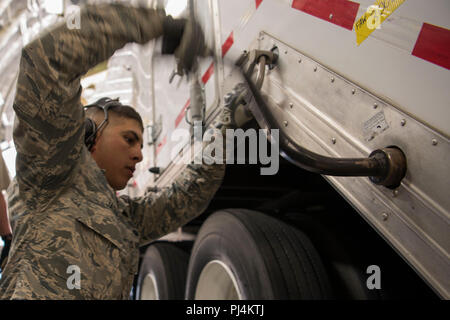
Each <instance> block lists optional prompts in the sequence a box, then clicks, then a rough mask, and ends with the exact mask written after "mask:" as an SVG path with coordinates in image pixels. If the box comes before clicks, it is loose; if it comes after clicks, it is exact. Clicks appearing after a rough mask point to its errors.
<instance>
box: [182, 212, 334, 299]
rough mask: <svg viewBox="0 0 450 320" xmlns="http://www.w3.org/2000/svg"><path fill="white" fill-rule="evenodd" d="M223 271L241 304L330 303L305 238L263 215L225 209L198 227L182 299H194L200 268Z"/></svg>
mask: <svg viewBox="0 0 450 320" xmlns="http://www.w3.org/2000/svg"><path fill="white" fill-rule="evenodd" d="M213 260H219V261H221V262H222V263H224V264H225V265H227V266H228V267H229V268H230V270H231V272H232V273H233V275H234V276H235V278H236V282H237V286H238V288H239V291H240V293H241V297H242V299H250V300H263V299H307V300H309V299H330V298H331V287H330V284H329V281H328V277H327V274H326V271H325V269H324V267H323V264H322V262H321V259H320V257H319V254H318V253H317V251H316V249H315V248H314V246H313V245H312V243H311V241H310V240H309V239H308V237H307V236H306V235H305V234H304V233H302V232H301V231H299V230H298V229H295V228H293V227H291V226H289V225H287V224H285V223H283V222H281V221H279V220H277V219H275V218H272V217H270V216H267V215H265V214H263V213H260V212H256V211H251V210H245V209H228V210H224V211H218V212H216V213H214V214H213V215H211V216H210V217H209V218H208V219H207V220H206V221H205V223H204V224H203V226H202V228H201V229H200V232H199V234H198V236H197V239H196V241H195V244H194V247H193V249H192V252H191V258H190V261H189V269H188V279H187V284H186V298H187V299H194V298H195V294H196V288H197V282H198V280H199V277H200V274H201V272H202V270H203V268H204V267H205V266H206V265H207V264H208V263H209V262H211V261H213Z"/></svg>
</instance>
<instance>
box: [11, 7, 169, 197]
mask: <svg viewBox="0 0 450 320" xmlns="http://www.w3.org/2000/svg"><path fill="white" fill-rule="evenodd" d="M164 19H165V15H164V13H163V12H160V11H156V10H152V9H144V8H139V9H138V8H131V7H125V6H122V5H98V6H86V7H84V8H83V9H82V10H81V19H80V21H81V24H80V29H69V28H68V27H67V26H66V24H60V25H58V26H57V27H56V28H54V29H52V30H51V31H49V32H47V33H46V34H44V35H42V36H41V37H39V38H38V39H36V40H34V41H33V42H31V43H30V44H28V45H27V46H26V47H25V48H23V50H22V57H21V62H20V74H19V78H18V83H17V93H16V98H15V101H14V110H15V112H16V114H17V119H16V121H17V122H16V123H15V127H14V142H15V146H16V148H17V160H16V167H17V178H18V183H19V187H20V189H21V191H25V193H26V194H28V195H30V196H31V197H37V196H44V197H46V194H47V195H49V196H50V195H51V194H53V193H54V192H55V190H57V189H58V188H60V187H61V186H62V185H63V184H64V183H67V182H68V181H69V177H70V174H71V171H72V170H71V169H73V168H74V166H75V164H76V162H77V160H78V159H79V157H80V154H81V150H82V148H83V144H84V142H83V140H84V112H83V109H82V106H81V103H80V95H81V85H80V78H81V76H82V75H84V74H85V73H86V72H87V71H88V70H89V69H90V68H92V67H94V66H95V65H96V64H98V63H100V62H102V61H104V60H106V59H108V58H109V57H110V56H111V55H112V54H113V53H114V51H116V50H117V49H119V48H121V47H123V46H124V45H125V44H126V43H128V42H137V43H141V44H143V43H146V42H148V41H149V40H151V39H153V38H156V37H158V36H160V35H162V34H163V24H164ZM42 200H44V201H42ZM41 202H45V198H44V199H41Z"/></svg>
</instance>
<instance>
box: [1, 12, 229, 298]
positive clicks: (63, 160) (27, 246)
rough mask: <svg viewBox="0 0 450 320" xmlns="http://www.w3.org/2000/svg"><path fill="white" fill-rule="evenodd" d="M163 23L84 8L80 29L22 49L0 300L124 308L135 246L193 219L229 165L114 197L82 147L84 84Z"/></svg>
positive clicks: (57, 31) (198, 168) (60, 31)
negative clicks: (119, 302)
mask: <svg viewBox="0 0 450 320" xmlns="http://www.w3.org/2000/svg"><path fill="white" fill-rule="evenodd" d="M162 19H163V15H162V14H161V13H159V12H157V11H154V10H151V9H142V8H141V9H137V8H129V7H124V6H120V5H100V6H86V7H85V8H84V9H83V10H82V12H81V29H72V30H70V29H68V28H67V26H66V24H61V25H59V26H58V27H57V28H54V29H53V30H52V31H50V32H48V33H46V34H45V35H43V36H41V37H40V38H39V39H37V40H35V41H33V42H31V43H30V44H29V45H27V46H26V47H25V48H24V49H23V50H22V57H21V62H20V74H19V78H18V83H17V95H16V98H15V101H14V110H15V112H16V115H17V117H16V123H15V128H14V143H15V146H16V149H17V160H16V170H17V175H16V177H15V178H14V180H13V182H12V183H11V186H10V188H9V191H8V192H9V210H10V212H11V216H12V224H13V242H12V247H11V251H10V255H9V260H8V263H7V265H6V268H5V270H4V273H3V275H2V276H3V277H2V279H1V280H0V281H1V282H0V298H1V299H128V297H129V295H130V291H131V287H132V282H133V276H134V274H135V273H136V271H137V268H138V258H139V251H138V247H139V245H140V244H142V243H145V242H148V241H150V240H152V239H157V238H159V237H161V236H163V235H165V234H167V233H169V232H172V231H174V230H176V229H177V228H178V227H180V226H182V225H183V224H185V223H187V222H188V221H190V220H191V219H193V218H194V217H196V216H198V215H199V214H200V213H201V212H202V211H203V210H204V209H205V208H206V207H207V205H208V203H209V201H210V200H211V198H212V197H213V195H214V193H215V192H216V191H217V189H218V187H219V185H220V183H221V181H222V178H223V175H224V169H225V165H217V164H214V165H188V166H187V168H186V169H185V170H184V171H183V172H182V174H181V175H180V176H178V177H177V178H176V179H175V181H174V182H173V183H172V185H171V186H170V187H169V188H167V189H165V190H164V191H163V192H160V193H158V194H154V195H152V196H147V197H142V198H137V199H130V198H128V197H125V196H121V197H120V198H118V197H117V196H116V193H115V191H114V190H113V189H112V188H111V187H110V186H109V185H108V183H107V180H106V178H105V176H104V173H103V172H102V170H101V169H100V168H99V167H98V166H97V164H96V163H95V161H94V160H93V158H92V157H91V155H90V153H89V152H88V150H87V149H86V147H85V145H84V111H83V108H82V106H81V103H80V94H81V85H80V78H81V76H82V75H84V74H85V73H86V72H87V71H88V70H89V69H90V68H92V67H93V66H95V65H97V64H98V63H100V62H102V61H104V60H106V59H108V58H109V57H110V56H111V55H112V54H113V53H114V51H115V50H117V49H119V48H121V47H123V46H124V45H125V44H126V43H128V42H137V43H140V44H144V43H146V42H148V41H149V40H151V39H154V38H156V37H158V36H160V35H162V33H163V29H162ZM69 266H77V267H78V268H79V270H80V275H81V282H80V289H76V288H73V287H72V288H73V289H70V288H69V287H70V286H68V285H67V283H68V278H69V277H70V276H71V273H68V271H70V270H71V269H68V268H69Z"/></svg>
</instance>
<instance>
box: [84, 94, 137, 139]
mask: <svg viewBox="0 0 450 320" xmlns="http://www.w3.org/2000/svg"><path fill="white" fill-rule="evenodd" d="M113 101H114V102H116V103H113V104H111V105H110V106H109V107H108V114H114V115H116V116H118V117H122V118H127V119H133V120H136V121H137V122H138V123H139V125H140V126H141V130H142V132H144V124H143V122H142V118H141V116H140V114H139V113H138V112H137V111H136V109H134V108H133V107H131V106H129V105H123V104H121V103H120V102H119V100H118V99H117V100H112V99H110V98H106V97H105V98H101V99H99V100H97V101H96V102H94V103H93V104H91V105H89V106H85V108H87V109H86V114H87V116H88V117H90V118H92V117H93V116H94V115H97V114H99V115H100V113H101V114H102V115H104V109H103V107H104V106H105V105H106V103H110V102H113ZM92 107H94V108H92Z"/></svg>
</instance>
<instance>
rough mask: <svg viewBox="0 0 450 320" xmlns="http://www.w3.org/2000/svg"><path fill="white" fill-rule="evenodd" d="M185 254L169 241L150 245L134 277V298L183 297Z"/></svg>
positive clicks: (176, 298) (164, 298)
mask: <svg viewBox="0 0 450 320" xmlns="http://www.w3.org/2000/svg"><path fill="white" fill-rule="evenodd" d="M188 262H189V255H188V254H187V253H186V252H184V251H183V250H181V249H180V248H178V247H176V246H175V245H173V244H170V243H166V242H159V243H155V244H152V245H150V246H149V247H148V248H147V250H146V252H145V255H144V258H143V260H142V263H141V268H140V271H139V275H138V280H137V290H136V292H137V295H136V296H137V299H138V300H173V299H175V300H181V299H184V292H185V284H186V271H187V267H188Z"/></svg>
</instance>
